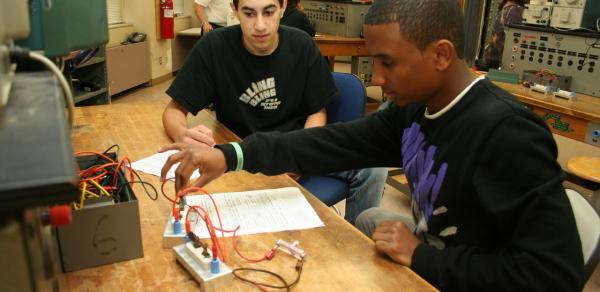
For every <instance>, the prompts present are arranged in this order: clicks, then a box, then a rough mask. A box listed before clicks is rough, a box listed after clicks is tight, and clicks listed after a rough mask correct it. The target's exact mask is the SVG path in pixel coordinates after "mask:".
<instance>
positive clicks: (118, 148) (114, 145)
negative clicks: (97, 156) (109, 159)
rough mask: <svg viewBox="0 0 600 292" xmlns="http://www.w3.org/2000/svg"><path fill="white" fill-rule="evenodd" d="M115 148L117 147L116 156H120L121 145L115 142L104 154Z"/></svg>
mask: <svg viewBox="0 0 600 292" xmlns="http://www.w3.org/2000/svg"><path fill="white" fill-rule="evenodd" d="M113 148H116V149H117V150H116V151H115V156H116V157H119V151H120V150H121V147H119V144H113V145H112V146H110V147H108V148H107V149H106V150H104V152H102V154H105V155H106V154H108V153H109V152H110V150H112V149H113Z"/></svg>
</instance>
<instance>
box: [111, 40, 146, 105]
mask: <svg viewBox="0 0 600 292" xmlns="http://www.w3.org/2000/svg"><path fill="white" fill-rule="evenodd" d="M106 70H107V75H108V85H109V91H110V95H114V94H117V93H119V92H122V91H124V90H127V89H129V88H132V87H134V86H137V85H140V84H143V83H146V82H148V81H150V50H149V47H148V42H147V41H144V42H141V43H133V44H127V45H118V46H114V47H110V48H108V49H106Z"/></svg>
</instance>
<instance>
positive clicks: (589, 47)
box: [581, 38, 600, 67]
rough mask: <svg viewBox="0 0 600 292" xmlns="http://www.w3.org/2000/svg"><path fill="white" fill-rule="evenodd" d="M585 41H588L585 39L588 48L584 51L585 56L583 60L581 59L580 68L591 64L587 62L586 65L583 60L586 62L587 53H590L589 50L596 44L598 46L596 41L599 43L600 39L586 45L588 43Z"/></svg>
mask: <svg viewBox="0 0 600 292" xmlns="http://www.w3.org/2000/svg"><path fill="white" fill-rule="evenodd" d="M587 40H588V39H587V38H586V39H585V44H586V45H587V46H588V48H587V50H586V51H585V56H584V58H583V62H582V64H581V67H583V66H585V65H587V64H589V63H590V62H591V61H589V62H587V63H586V62H585V60H587V58H588V53H589V52H590V49H591V48H592V47H594V46H595V45H596V44H598V41H599V40H600V39H596V40H595V41H594V42H593V43H592V44H588V41H587Z"/></svg>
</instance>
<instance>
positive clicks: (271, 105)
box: [239, 77, 281, 110]
mask: <svg viewBox="0 0 600 292" xmlns="http://www.w3.org/2000/svg"><path fill="white" fill-rule="evenodd" d="M239 100H240V101H241V102H243V103H246V104H249V105H251V106H253V107H256V106H257V105H259V104H260V106H261V107H262V108H263V109H265V110H275V109H278V108H279V105H280V104H281V101H280V100H279V99H278V98H277V90H276V88H275V78H274V77H269V78H265V79H263V80H260V81H257V82H252V83H251V84H250V86H249V87H248V88H246V90H245V91H244V92H243V93H242V95H240V97H239Z"/></svg>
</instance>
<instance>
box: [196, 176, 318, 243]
mask: <svg viewBox="0 0 600 292" xmlns="http://www.w3.org/2000/svg"><path fill="white" fill-rule="evenodd" d="M212 196H213V199H214V200H215V203H216V205H217V207H218V208H219V213H220V215H221V220H222V222H223V229H225V230H233V229H235V228H236V227H237V226H240V229H239V230H238V231H237V232H236V235H243V234H255V233H265V232H276V231H283V230H300V229H309V228H315V227H323V226H325V224H323V221H321V218H319V216H318V215H317V213H316V212H315V210H314V209H313V208H312V206H311V205H310V204H309V203H308V201H307V200H306V198H305V197H304V195H302V193H301V192H300V190H299V189H298V188H281V189H268V190H258V191H248V192H236V193H218V194H213V195H212ZM186 203H187V205H189V206H194V205H196V206H201V207H202V208H204V209H205V210H206V211H207V212H208V213H209V214H210V215H209V216H210V218H211V220H212V222H213V224H214V225H215V226H218V225H219V221H218V219H217V215H216V213H215V210H214V207H213V204H212V202H211V201H210V198H209V197H208V196H206V195H194V196H187V197H186ZM185 211H186V212H187V208H186V210H185ZM184 214H185V213H184ZM190 216H192V215H190ZM191 222H192V223H198V224H194V225H195V227H194V233H195V234H196V235H197V236H199V237H200V238H208V237H209V235H208V231H207V229H206V224H204V221H203V220H202V219H200V218H198V216H195V215H194V217H193V220H191ZM217 234H218V235H219V236H220V235H221V232H218V231H217ZM225 236H232V233H225Z"/></svg>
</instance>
